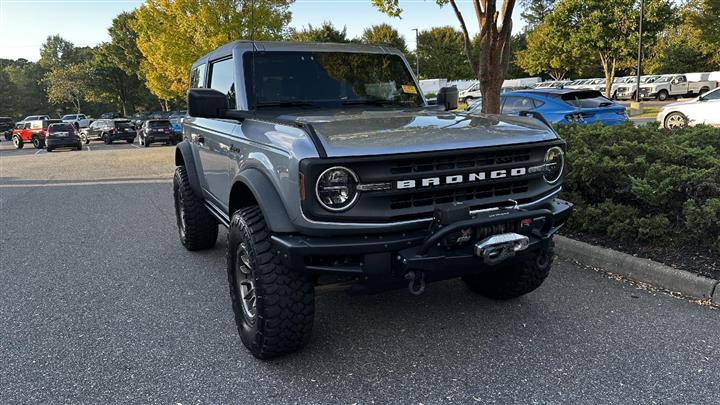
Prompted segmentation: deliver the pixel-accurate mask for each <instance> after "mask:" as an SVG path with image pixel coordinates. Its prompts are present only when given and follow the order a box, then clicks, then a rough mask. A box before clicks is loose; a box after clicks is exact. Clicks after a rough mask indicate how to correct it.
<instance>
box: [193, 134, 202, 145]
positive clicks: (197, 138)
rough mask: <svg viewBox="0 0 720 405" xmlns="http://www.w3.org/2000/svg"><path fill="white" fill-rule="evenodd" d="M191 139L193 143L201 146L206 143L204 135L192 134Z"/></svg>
mask: <svg viewBox="0 0 720 405" xmlns="http://www.w3.org/2000/svg"><path fill="white" fill-rule="evenodd" d="M190 139H191V140H192V142H193V143H201V144H204V143H205V137H204V136H202V135H198V134H191V135H190Z"/></svg>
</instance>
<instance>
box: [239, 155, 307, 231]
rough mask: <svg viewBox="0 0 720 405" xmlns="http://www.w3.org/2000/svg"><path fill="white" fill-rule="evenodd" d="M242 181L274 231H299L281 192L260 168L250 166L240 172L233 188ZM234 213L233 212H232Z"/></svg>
mask: <svg viewBox="0 0 720 405" xmlns="http://www.w3.org/2000/svg"><path fill="white" fill-rule="evenodd" d="M238 182H240V183H242V184H243V185H244V186H245V187H247V188H248V189H249V190H250V192H251V193H252V195H253V197H254V198H255V201H257V203H258V206H259V207H260V210H261V211H262V213H263V216H264V217H265V222H266V223H267V226H268V228H270V230H271V231H272V232H276V233H294V232H297V229H296V228H295V225H293V223H292V221H291V220H290V217H289V216H288V214H287V210H286V209H285V204H283V202H282V199H281V198H280V194H278V192H277V190H276V189H275V186H274V185H273V183H272V182H271V181H270V179H269V178H268V177H267V176H266V175H265V174H263V173H262V172H261V171H260V170H258V169H255V168H248V169H245V170H243V171H242V172H240V173H239V174H238V175H237V176H236V177H235V179H234V181H233V189H234V188H235V185H236V184H237V183H238ZM230 214H231V215H232V213H230Z"/></svg>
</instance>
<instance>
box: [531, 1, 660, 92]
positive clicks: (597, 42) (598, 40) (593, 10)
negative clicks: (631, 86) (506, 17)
mask: <svg viewBox="0 0 720 405" xmlns="http://www.w3.org/2000/svg"><path fill="white" fill-rule="evenodd" d="M672 15H673V8H672V4H671V1H670V0H645V19H644V21H643V32H644V35H643V41H644V42H645V43H646V44H647V45H648V46H652V44H654V43H655V38H656V34H657V32H659V31H661V30H662V29H663V28H664V26H665V25H666V24H668V23H669V22H671V21H672ZM639 21H640V15H639V8H638V7H637V2H636V0H561V1H560V2H558V4H557V5H556V7H555V10H554V11H553V12H552V13H551V14H550V15H549V16H547V17H546V19H545V23H547V24H548V29H549V30H551V31H552V32H554V33H555V35H559V37H560V38H565V41H566V42H567V45H568V49H573V48H582V49H592V50H593V51H594V53H595V55H596V57H597V59H598V61H599V62H600V64H601V65H602V67H603V72H604V74H605V80H606V85H605V86H606V87H605V94H606V96H608V97H610V93H611V89H612V83H613V80H614V79H615V73H616V72H617V70H618V68H620V67H631V66H632V65H633V64H634V58H635V55H636V52H637V44H638V24H639Z"/></svg>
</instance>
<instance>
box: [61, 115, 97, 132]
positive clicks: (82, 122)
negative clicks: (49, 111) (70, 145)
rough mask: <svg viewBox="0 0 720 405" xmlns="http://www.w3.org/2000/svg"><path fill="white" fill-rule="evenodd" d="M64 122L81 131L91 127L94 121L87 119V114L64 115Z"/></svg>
mask: <svg viewBox="0 0 720 405" xmlns="http://www.w3.org/2000/svg"><path fill="white" fill-rule="evenodd" d="M62 122H67V123H69V124H73V125H74V126H75V128H76V129H80V128H87V127H89V126H90V124H91V123H92V122H93V120H92V119H90V118H88V117H86V116H85V114H68V115H63V117H62Z"/></svg>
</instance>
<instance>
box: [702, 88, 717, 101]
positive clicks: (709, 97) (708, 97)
mask: <svg viewBox="0 0 720 405" xmlns="http://www.w3.org/2000/svg"><path fill="white" fill-rule="evenodd" d="M703 100H720V90H715V91H713V92H712V93H709V94H705V95H704V96H703Z"/></svg>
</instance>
